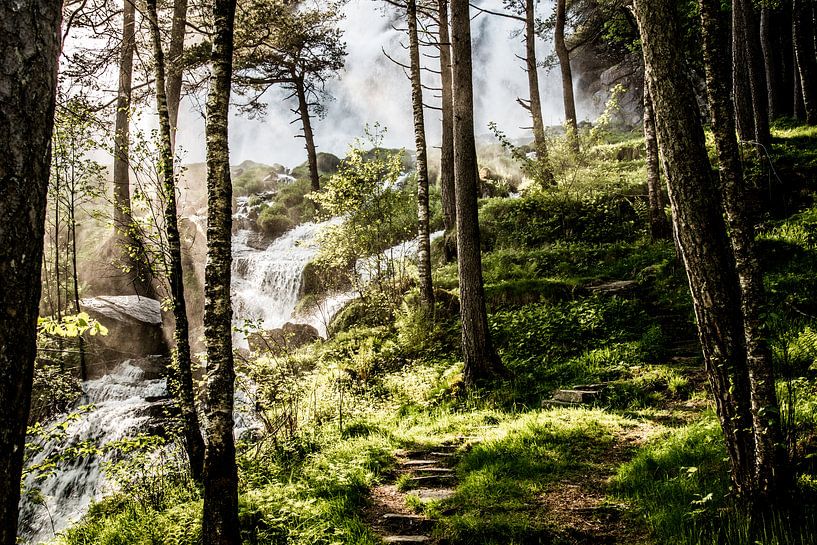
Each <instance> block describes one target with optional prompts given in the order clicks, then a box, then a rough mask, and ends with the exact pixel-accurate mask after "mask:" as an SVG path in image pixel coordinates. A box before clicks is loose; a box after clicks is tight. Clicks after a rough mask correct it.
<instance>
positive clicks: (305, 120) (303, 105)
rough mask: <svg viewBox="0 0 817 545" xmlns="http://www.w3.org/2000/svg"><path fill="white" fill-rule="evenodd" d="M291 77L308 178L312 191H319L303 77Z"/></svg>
mask: <svg viewBox="0 0 817 545" xmlns="http://www.w3.org/2000/svg"><path fill="white" fill-rule="evenodd" d="M292 78H293V80H294V81H295V94H296V95H298V114H299V115H300V116H301V124H302V125H303V128H304V140H305V141H306V155H307V160H308V161H309V180H310V182H311V184H312V191H320V190H321V179H320V174H319V173H318V152H317V150H316V149H315V134H314V133H313V132H312V119H311V117H310V115H309V102H308V101H307V99H306V88H305V86H304V78H303V76H298V75H297V74H292Z"/></svg>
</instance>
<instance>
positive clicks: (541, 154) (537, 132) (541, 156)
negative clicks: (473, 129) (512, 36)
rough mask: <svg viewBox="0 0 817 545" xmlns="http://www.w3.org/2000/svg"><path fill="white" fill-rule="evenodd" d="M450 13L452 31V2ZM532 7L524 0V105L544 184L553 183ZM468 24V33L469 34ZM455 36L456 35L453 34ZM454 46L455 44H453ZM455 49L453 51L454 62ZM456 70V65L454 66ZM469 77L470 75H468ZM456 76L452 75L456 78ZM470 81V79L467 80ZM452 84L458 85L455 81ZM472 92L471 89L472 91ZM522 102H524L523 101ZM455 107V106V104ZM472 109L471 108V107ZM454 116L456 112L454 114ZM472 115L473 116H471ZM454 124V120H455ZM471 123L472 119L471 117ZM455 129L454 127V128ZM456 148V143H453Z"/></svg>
mask: <svg viewBox="0 0 817 545" xmlns="http://www.w3.org/2000/svg"><path fill="white" fill-rule="evenodd" d="M451 15H452V21H451V26H452V31H453V26H454V21H453V17H454V2H453V1H452V2H451ZM535 15H536V14H535V13H534V8H533V0H525V63H526V67H525V69H526V71H527V72H528V92H529V93H530V100H528V103H527V105H526V107H527V108H528V109H529V110H530V116H531V120H532V121H533V145H534V147H535V148H536V159H537V160H538V161H539V162H540V163H541V164H542V172H543V173H544V178H545V180H544V182H545V183H546V184H552V183H553V171H552V170H551V168H550V159H549V157H548V147H547V139H546V137H545V122H544V121H543V120H542V101H541V99H540V98H539V67H538V66H537V63H536V20H535ZM470 33H471V30H470V25H469V29H468V34H469V36H470ZM455 37H456V36H455ZM455 47H456V45H455ZM456 55H457V53H456V51H455V52H454V57H455V61H454V62H455V64H456ZM470 56H471V49H470V46H469V49H468V57H469V58H468V65H469V74H470V65H471V59H470ZM455 70H456V66H455ZM468 77H469V78H470V77H471V76H470V75H469V76H468ZM456 78H457V76H456V74H455V75H454V79H455V80H456ZM469 81H470V80H469ZM454 85H455V86H456V85H458V83H457V82H456V81H455V83H454ZM472 94H473V91H472ZM454 95H455V96H454V100H455V101H456V100H457V98H456V92H455V93H454ZM523 104H524V103H523ZM455 107H456V106H455ZM472 111H473V108H472ZM454 116H455V117H456V114H454ZM472 117H473V116H472ZM455 124H456V121H455ZM472 125H473V119H472ZM454 130H455V131H456V128H455V129H454ZM455 148H456V144H455Z"/></svg>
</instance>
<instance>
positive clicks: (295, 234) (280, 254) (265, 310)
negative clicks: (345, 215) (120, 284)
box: [232, 218, 341, 330]
mask: <svg viewBox="0 0 817 545" xmlns="http://www.w3.org/2000/svg"><path fill="white" fill-rule="evenodd" d="M340 221H341V220H340V219H339V218H335V219H331V220H329V221H324V222H321V223H311V222H310V223H303V224H301V225H299V226H297V227H295V228H294V229H291V230H290V231H288V232H286V233H284V234H283V235H281V236H280V237H278V238H277V239H275V240H274V241H273V242H272V243H271V244H270V245H269V246H267V248H266V249H264V250H257V249H255V248H252V247H251V246H249V245H248V244H247V242H248V239H249V237H251V236H252V235H253V233H252V232H251V231H248V230H242V231H239V232H238V233H237V234H236V235H235V236H234V237H233V285H232V298H233V314H234V316H235V317H236V321H238V322H239V323H240V322H242V321H243V320H252V321H258V322H261V327H263V328H264V329H274V328H279V327H281V326H283V325H284V324H285V323H286V322H293V321H295V322H297V321H302V322H303V323H310V324H312V322H313V321H314V320H313V317H310V316H307V317H304V318H301V320H298V319H297V318H295V316H294V312H295V307H296V305H297V304H298V298H299V297H300V295H301V285H302V280H303V272H304V269H305V268H306V265H307V263H309V262H310V261H312V259H314V257H315V256H316V255H317V253H318V250H319V248H318V244H317V239H318V235H319V234H320V233H321V231H322V230H323V229H324V228H326V227H328V226H330V225H336V224H338V223H340ZM318 329H319V330H320V328H318Z"/></svg>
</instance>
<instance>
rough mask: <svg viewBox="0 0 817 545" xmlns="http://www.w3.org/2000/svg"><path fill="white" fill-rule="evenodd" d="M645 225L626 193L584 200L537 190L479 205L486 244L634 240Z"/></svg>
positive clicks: (531, 245)
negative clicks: (617, 196) (524, 195)
mask: <svg viewBox="0 0 817 545" xmlns="http://www.w3.org/2000/svg"><path fill="white" fill-rule="evenodd" d="M643 229H644V225H643V222H642V221H641V219H640V218H639V217H638V215H637V214H636V212H635V210H634V208H633V206H632V204H631V202H630V201H629V200H627V199H625V198H622V197H619V198H611V197H610V196H609V195H608V196H602V195H590V196H587V197H585V198H582V199H572V198H567V199H565V198H564V197H562V196H558V195H551V194H545V193H537V194H533V195H530V196H526V197H521V198H519V199H487V200H485V201H483V204H482V206H481V207H480V232H481V234H482V244H483V248H485V249H499V248H535V247H537V246H541V245H543V244H546V243H550V242H556V241H557V240H560V241H570V242H572V241H577V242H578V241H582V242H584V243H594V242H613V241H628V242H630V241H634V240H635V239H636V238H637V237H638V236H639V235H640V234H642V231H643Z"/></svg>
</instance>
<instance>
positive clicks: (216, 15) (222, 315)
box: [202, 0, 241, 545]
mask: <svg viewBox="0 0 817 545" xmlns="http://www.w3.org/2000/svg"><path fill="white" fill-rule="evenodd" d="M235 5H236V0H214V2H213V49H212V56H211V62H212V75H211V78H210V92H209V95H208V97H207V126H206V129H205V133H206V139H207V265H206V267H205V271H204V297H205V303H204V339H205V344H206V347H207V386H206V391H205V403H204V408H205V413H206V418H205V422H206V425H205V437H206V446H205V451H204V474H203V479H202V481H203V484H204V508H203V515H202V536H203V537H204V543H205V545H240V543H241V537H240V535H239V528H238V473H237V469H236V464H235V442H234V439H233V390H234V383H235V369H234V368H233V347H232V305H231V302H230V267H231V263H232V249H231V231H232V182H231V180H230V151H229V145H228V129H227V121H228V118H229V110H230V82H231V80H232V59H233V26H234V21H235Z"/></svg>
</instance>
